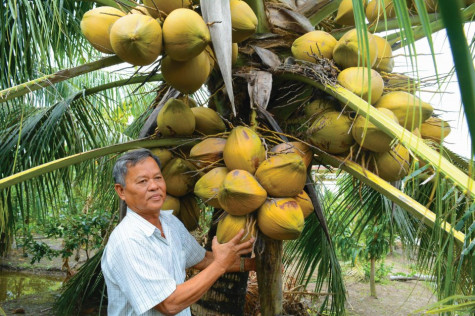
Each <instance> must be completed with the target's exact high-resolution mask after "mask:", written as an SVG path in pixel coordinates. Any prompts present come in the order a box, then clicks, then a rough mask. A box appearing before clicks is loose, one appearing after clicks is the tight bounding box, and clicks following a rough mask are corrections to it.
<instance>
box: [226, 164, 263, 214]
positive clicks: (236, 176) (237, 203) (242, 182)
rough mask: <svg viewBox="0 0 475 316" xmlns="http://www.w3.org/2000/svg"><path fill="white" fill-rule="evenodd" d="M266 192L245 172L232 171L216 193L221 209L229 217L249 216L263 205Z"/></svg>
mask: <svg viewBox="0 0 475 316" xmlns="http://www.w3.org/2000/svg"><path fill="white" fill-rule="evenodd" d="M266 198H267V192H266V190H264V188H263V187H262V186H261V185H260V184H259V182H257V180H256V178H254V177H253V175H252V174H250V173H249V172H247V171H246V170H238V169H236V170H232V171H230V172H229V173H228V174H227V175H226V177H225V178H224V180H223V183H222V184H221V187H220V189H219V193H218V201H219V204H220V205H221V207H222V208H223V209H224V210H225V211H226V212H228V213H229V214H231V215H246V214H249V213H251V212H253V211H255V210H256V209H258V208H259V206H261V205H262V203H264V201H265V200H266Z"/></svg>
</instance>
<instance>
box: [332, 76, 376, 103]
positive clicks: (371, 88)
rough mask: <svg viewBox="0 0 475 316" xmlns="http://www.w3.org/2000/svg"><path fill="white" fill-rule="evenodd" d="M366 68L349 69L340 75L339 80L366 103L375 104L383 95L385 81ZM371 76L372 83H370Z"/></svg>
mask: <svg viewBox="0 0 475 316" xmlns="http://www.w3.org/2000/svg"><path fill="white" fill-rule="evenodd" d="M369 72H370V75H368V68H366V67H349V68H346V69H345V70H343V71H342V72H340V73H339V74H338V77H337V80H338V83H339V84H341V85H342V86H343V87H345V88H346V89H348V90H350V91H351V92H353V93H354V94H356V95H357V96H359V97H360V98H362V99H364V100H365V101H369V98H370V94H371V100H370V101H371V104H375V103H376V102H377V101H378V100H379V98H380V97H381V95H382V94H383V88H384V81H383V78H382V77H381V75H380V74H379V73H378V72H377V71H376V70H373V69H369ZM370 76H371V82H370Z"/></svg>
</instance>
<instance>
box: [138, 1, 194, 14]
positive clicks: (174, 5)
mask: <svg viewBox="0 0 475 316" xmlns="http://www.w3.org/2000/svg"><path fill="white" fill-rule="evenodd" d="M143 4H144V5H145V6H146V7H147V10H148V12H149V13H150V14H151V15H152V16H153V17H154V18H159V17H162V14H160V12H159V11H162V12H163V13H165V14H164V15H168V14H169V13H170V12H172V11H173V10H175V9H179V8H191V1H190V0H143Z"/></svg>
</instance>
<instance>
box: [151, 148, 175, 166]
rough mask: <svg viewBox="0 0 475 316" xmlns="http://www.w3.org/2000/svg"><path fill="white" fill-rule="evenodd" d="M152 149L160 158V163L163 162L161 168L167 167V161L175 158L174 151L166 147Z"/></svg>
mask: <svg viewBox="0 0 475 316" xmlns="http://www.w3.org/2000/svg"><path fill="white" fill-rule="evenodd" d="M150 151H151V152H152V154H154V155H155V156H157V157H158V159H160V163H161V164H162V168H161V169H163V168H165V166H166V165H167V163H168V162H169V161H170V160H172V158H173V154H172V152H171V151H169V150H168V149H165V148H160V147H157V148H151V149H150Z"/></svg>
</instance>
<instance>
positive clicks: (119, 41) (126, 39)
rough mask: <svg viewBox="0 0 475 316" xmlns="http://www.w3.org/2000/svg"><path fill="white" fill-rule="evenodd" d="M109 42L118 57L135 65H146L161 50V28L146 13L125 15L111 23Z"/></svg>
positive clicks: (155, 57)
mask: <svg viewBox="0 0 475 316" xmlns="http://www.w3.org/2000/svg"><path fill="white" fill-rule="evenodd" d="M110 42H111V45H112V49H113V50H114V52H115V53H116V54H117V56H119V57H120V59H122V60H123V61H126V62H128V63H129V64H132V65H135V66H146V65H149V64H151V63H153V62H154V61H155V60H156V59H157V57H158V56H159V55H160V53H161V52H162V28H161V27H160V24H159V23H158V22H157V21H156V20H155V19H154V18H152V17H150V16H148V15H142V14H130V15H126V16H123V17H121V18H120V19H118V20H117V21H116V22H115V23H114V25H112V27H111V30H110Z"/></svg>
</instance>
